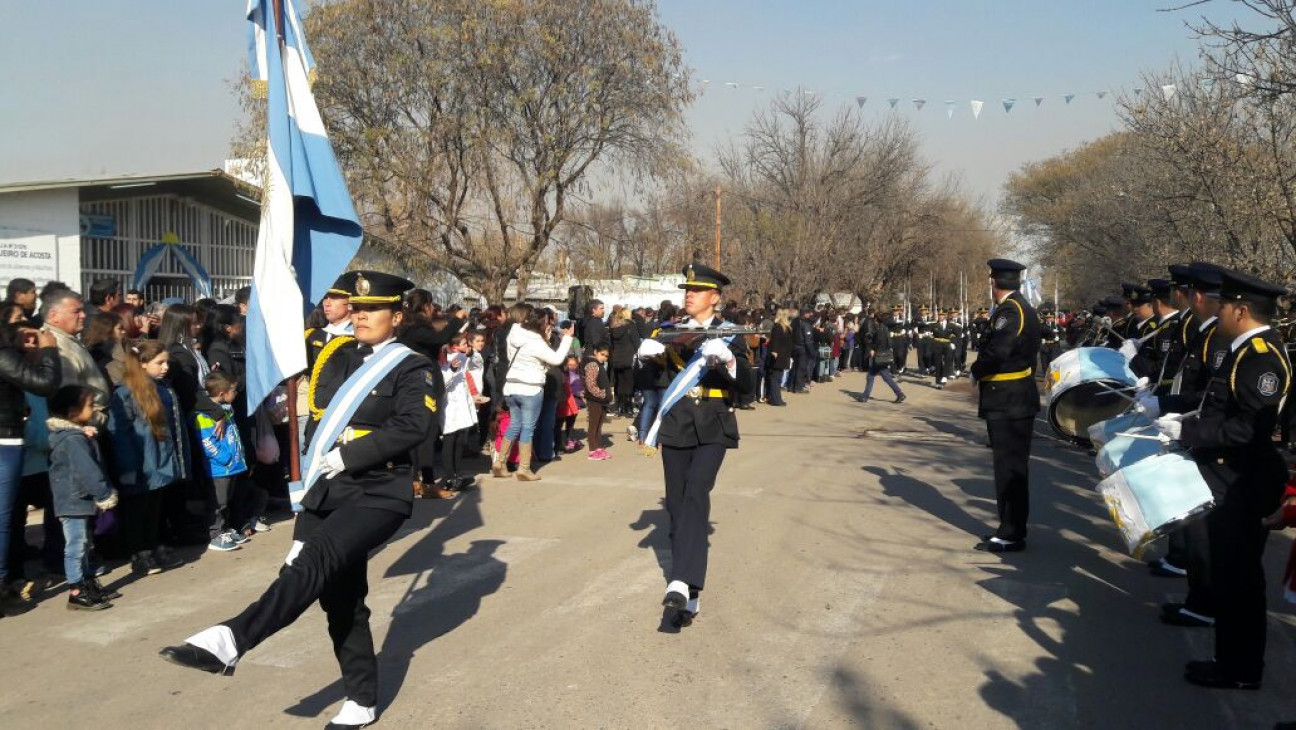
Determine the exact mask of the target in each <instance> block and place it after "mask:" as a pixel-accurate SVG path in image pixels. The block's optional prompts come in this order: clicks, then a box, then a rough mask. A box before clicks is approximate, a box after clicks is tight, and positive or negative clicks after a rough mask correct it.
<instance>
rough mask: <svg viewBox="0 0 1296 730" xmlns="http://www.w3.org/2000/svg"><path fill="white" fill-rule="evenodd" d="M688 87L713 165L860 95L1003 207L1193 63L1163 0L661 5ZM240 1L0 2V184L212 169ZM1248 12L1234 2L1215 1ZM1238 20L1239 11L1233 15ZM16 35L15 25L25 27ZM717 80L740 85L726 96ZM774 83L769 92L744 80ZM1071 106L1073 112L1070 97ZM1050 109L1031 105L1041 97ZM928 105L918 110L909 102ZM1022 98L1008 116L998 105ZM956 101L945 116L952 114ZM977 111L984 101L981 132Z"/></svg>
mask: <svg viewBox="0 0 1296 730" xmlns="http://www.w3.org/2000/svg"><path fill="white" fill-rule="evenodd" d="M659 2H660V8H661V15H662V19H663V20H664V22H666V24H668V25H669V26H670V27H671V28H672V29H674V31H675V32H676V33H677V34H678V36H679V38H680V40H681V41H682V43H683V45H684V48H685V53H686V59H687V61H688V63H689V65H690V66H691V67H692V68H693V69H694V70H695V73H696V78H697V79H704V78H705V79H710V80H711V84H710V86H709V88H708V89H707V91H706V93H705V94H704V95H703V96H702V97H701V98H700V99H699V100H698V101H697V103H696V104H695V105H694V107H693V108H692V109H691V110H690V111H689V114H688V121H689V124H690V127H691V128H692V130H693V144H694V147H695V148H696V149H697V150H698V152H699V154H700V155H702V156H703V157H704V159H709V158H710V157H711V156H712V152H713V150H714V149H715V146H716V144H717V143H718V142H719V141H721V140H722V139H724V138H725V137H726V136H727V135H729V134H732V133H737V132H740V131H741V130H742V127H743V125H744V124H745V123H746V121H747V120H748V119H749V118H750V116H751V114H752V112H753V111H754V110H755V109H756V108H758V107H760V106H762V105H764V104H765V103H767V102H768V100H769V97H770V95H771V94H773V93H776V90H777V89H780V88H796V87H803V88H806V89H810V90H814V91H817V92H823V93H824V95H825V96H824V98H825V101H826V102H827V105H828V106H829V107H832V108H835V106H836V105H838V104H842V105H852V106H853V105H854V104H855V102H854V97H855V96H856V95H857V94H862V95H866V96H868V97H869V101H868V103H867V104H866V105H865V107H864V112H865V114H866V115H868V116H870V117H872V116H876V115H880V114H884V113H889V112H888V111H887V106H886V102H885V99H886V98H887V97H892V96H895V97H900V98H901V99H903V100H904V101H903V102H902V103H901V106H900V112H899V113H901V114H903V115H904V116H906V117H907V118H909V119H911V120H912V121H913V122H914V124H915V127H916V129H917V130H918V131H919V133H920V134H921V135H922V137H923V140H924V152H925V155H926V156H927V158H928V159H929V161H931V162H932V163H933V164H934V165H935V166H936V169H937V170H939V171H941V172H942V173H951V174H956V175H959V176H960V177H962V179H963V180H964V183H965V186H966V188H967V189H968V190H969V191H970V192H972V193H974V194H977V195H981V196H984V197H986V198H987V199H993V198H995V197H996V196H997V192H998V189H999V187H1000V186H1001V185H1002V183H1003V181H1004V179H1005V178H1006V176H1007V175H1008V173H1009V172H1011V171H1012V170H1015V169H1017V168H1018V167H1019V166H1020V165H1021V164H1022V163H1024V162H1027V161H1030V160H1034V159H1041V158H1044V157H1048V156H1051V155H1054V154H1057V153H1058V152H1061V151H1063V150H1065V149H1068V148H1073V147H1075V146H1076V145H1078V144H1080V143H1082V142H1083V141H1085V140H1089V139H1093V138H1096V137H1099V136H1101V135H1103V134H1105V133H1106V132H1108V131H1110V130H1111V129H1113V128H1114V127H1115V126H1116V125H1117V123H1118V122H1117V119H1116V114H1115V109H1114V106H1113V104H1112V97H1111V96H1110V95H1109V96H1108V97H1107V99H1105V100H1102V101H1099V100H1098V99H1096V98H1094V96H1093V94H1092V93H1091V92H1093V91H1095V90H1103V89H1105V90H1112V91H1114V90H1117V89H1120V88H1122V87H1132V86H1135V85H1138V77H1139V74H1140V72H1142V71H1145V70H1156V69H1161V68H1164V67H1165V66H1167V65H1168V64H1169V63H1170V62H1171V61H1172V60H1173V59H1174V58H1175V57H1179V58H1181V59H1183V60H1185V61H1192V60H1193V59H1194V58H1195V55H1196V47H1197V42H1196V40H1195V39H1193V38H1192V36H1191V33H1190V31H1189V30H1188V29H1187V28H1185V27H1184V21H1185V20H1187V19H1191V18H1192V17H1193V15H1192V13H1195V12H1201V11H1202V9H1199V10H1195V11H1188V12H1178V13H1165V12H1158V9H1159V8H1163V7H1168V6H1170V5H1172V1H1171V0H1155V1H1149V0H1085V1H1084V2H1067V1H1064V0H1029V1H1028V0H939V1H937V0H885V1H884V0H857V1H855V2H849V1H847V0H799V1H796V0H749V1H745V2H743V1H740V0H659ZM244 7H245V3H244V0H221V1H218V0H167V2H162V3H151V4H149V6H148V9H147V12H143V6H141V5H140V4H139V3H137V2H128V1H127V0H58V1H57V2H50V1H48V0H5V2H3V3H0V28H4V29H5V30H6V42H5V43H4V44H0V69H3V72H4V76H3V89H4V92H3V94H0V118H3V119H4V120H5V125H4V129H5V134H3V135H0V182H14V181H19V180H45V179H54V178H64V177H82V176H97V175H110V174H119V173H142V172H176V171H187V170H197V169H209V168H212V167H216V166H218V165H219V164H220V161H221V160H222V159H224V157H225V156H226V154H227V150H228V146H229V145H228V143H229V138H230V136H231V134H232V128H233V123H234V120H235V119H236V117H237V114H238V113H239V110H238V106H237V104H236V102H235V99H234V95H233V92H232V90H231V87H230V84H229V81H230V80H231V79H233V78H234V77H235V76H237V75H238V73H239V69H240V64H241V62H242V60H243V58H244V57H245V54H246V47H245V43H246V32H247V31H246V25H245V21H244V20H243V18H242V12H243V8H244ZM1204 10H1205V11H1206V12H1210V13H1212V14H1213V17H1217V18H1227V17H1231V16H1232V15H1235V14H1238V13H1239V11H1236V10H1234V9H1233V8H1232V7H1231V3H1228V2H1226V0H1217V1H1216V3H1215V4H1214V5H1213V6H1207V7H1206V8H1204ZM1241 17H1245V16H1241ZM15 31H17V32H15ZM725 81H732V82H737V83H739V84H740V85H741V86H742V88H740V89H737V90H734V89H730V88H727V87H725V86H724V85H723V82H725ZM755 85H760V86H764V87H765V88H766V90H765V91H764V92H758V91H754V90H752V89H751V88H750V87H751V86H755ZM1066 92H1075V93H1077V94H1080V96H1078V97H1077V98H1076V100H1075V101H1074V102H1072V104H1071V105H1070V106H1066V105H1064V104H1063V101H1062V98H1061V94H1063V93H1066ZM1035 95H1042V96H1045V97H1046V99H1045V101H1044V104H1043V106H1042V107H1040V108H1038V109H1037V108H1035V105H1034V103H1033V102H1032V101H1030V97H1031V96H1035ZM915 97H925V98H927V99H928V103H927V106H926V107H925V108H924V110H923V111H922V112H915V111H914V109H913V105H912V104H911V103H910V101H909V100H910V99H912V98H915ZM1004 97H1017V99H1018V103H1017V106H1016V107H1015V108H1014V110H1013V112H1012V113H1011V114H1007V115H1006V114H1004V112H1003V109H1002V107H1001V106H1000V99H1002V98H1004ZM946 99H954V100H957V101H958V102H959V104H958V107H957V112H956V114H955V116H954V118H953V119H947V118H946V114H945V107H944V101H945V100H946ZM970 99H981V100H983V101H985V102H986V106H985V109H984V111H983V112H982V114H981V118H980V119H979V120H977V121H973V120H972V117H971V114H970V112H969V111H968V106H967V102H968V100H970Z"/></svg>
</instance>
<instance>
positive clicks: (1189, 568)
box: [1138, 263, 1232, 627]
mask: <svg viewBox="0 0 1296 730" xmlns="http://www.w3.org/2000/svg"><path fill="white" fill-rule="evenodd" d="M1176 268H1177V267H1171V269H1172V271H1173V270H1175V269H1176ZM1183 268H1186V269H1187V271H1186V272H1185V271H1183V270H1182V269H1181V270H1180V271H1179V273H1178V278H1180V279H1184V280H1187V281H1188V283H1189V289H1188V294H1187V297H1186V300H1187V303H1188V307H1189V308H1190V309H1191V310H1192V314H1193V317H1192V322H1193V326H1192V328H1191V333H1190V335H1189V339H1188V342H1187V346H1186V348H1185V354H1184V359H1183V363H1182V364H1181V365H1180V367H1179V372H1178V373H1176V376H1175V381H1176V382H1177V384H1178V392H1177V393H1172V394H1170V395H1162V396H1157V395H1154V394H1152V393H1148V394H1145V395H1143V396H1140V398H1139V402H1138V407H1139V409H1140V410H1142V411H1143V412H1144V413H1146V414H1147V415H1149V416H1150V417H1152V418H1156V417H1158V416H1160V415H1161V414H1163V413H1189V412H1192V411H1195V410H1196V409H1197V408H1198V406H1200V405H1201V401H1202V397H1203V396H1204V395H1205V393H1206V387H1207V386H1208V385H1209V384H1210V381H1211V378H1213V377H1215V376H1216V375H1217V374H1218V373H1219V370H1220V367H1221V366H1222V365H1223V364H1224V359H1225V358H1226V357H1227V356H1228V354H1229V352H1230V349H1231V348H1230V345H1231V344H1232V342H1231V341H1230V340H1229V339H1228V338H1227V337H1225V336H1223V335H1220V334H1218V333H1217V331H1216V330H1217V327H1218V321H1217V316H1216V315H1217V313H1218V311H1219V298H1218V297H1219V290H1220V273H1219V267H1217V266H1215V265H1213V264H1206V263H1194V264H1193V265H1192V266H1189V267H1183ZM1168 542H1169V549H1168V551H1167V553H1166V555H1165V556H1164V557H1161V558H1159V559H1157V560H1155V561H1153V562H1151V563H1148V570H1149V572H1151V573H1152V575H1155V576H1159V577H1165V578H1178V577H1182V576H1184V575H1186V576H1187V577H1188V597H1187V598H1186V599H1185V600H1184V601H1183V602H1178V601H1176V602H1172V603H1166V604H1163V605H1162V606H1161V620H1162V621H1164V622H1165V623H1168V624H1172V625H1175V626H1187V627H1208V626H1213V625H1215V603H1214V593H1213V591H1212V590H1211V582H1210V577H1211V576H1210V535H1209V533H1208V531H1207V529H1206V521H1205V520H1195V521H1192V522H1189V523H1188V524H1186V525H1184V526H1183V527H1182V528H1180V529H1178V530H1175V531H1174V532H1172V533H1170V537H1169V540H1168Z"/></svg>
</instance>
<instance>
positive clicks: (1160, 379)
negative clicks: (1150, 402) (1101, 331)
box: [1121, 279, 1183, 393]
mask: <svg viewBox="0 0 1296 730" xmlns="http://www.w3.org/2000/svg"><path fill="white" fill-rule="evenodd" d="M1148 289H1149V290H1151V292H1152V308H1153V310H1154V311H1155V313H1156V321H1155V322H1154V323H1152V324H1151V325H1150V326H1149V327H1148V328H1147V330H1146V331H1145V333H1144V334H1143V336H1142V337H1143V341H1142V342H1141V343H1135V342H1134V341H1131V340H1126V341H1125V343H1124V344H1123V345H1121V353H1122V354H1124V355H1125V357H1126V358H1127V359H1129V361H1130V370H1133V371H1134V374H1135V375H1137V376H1139V377H1141V378H1148V379H1149V380H1150V381H1151V382H1152V387H1154V388H1156V389H1157V392H1158V393H1169V392H1170V383H1171V381H1172V380H1173V378H1174V374H1175V373H1176V372H1177V371H1178V370H1179V362H1180V361H1181V360H1182V359H1183V346H1182V344H1181V343H1180V342H1179V335H1180V331H1179V314H1180V310H1179V309H1178V308H1177V307H1178V305H1177V303H1176V302H1175V300H1174V295H1173V294H1172V293H1171V292H1172V289H1173V287H1172V286H1171V283H1170V281H1169V280H1168V279H1151V280H1149V281H1148ZM1131 353H1133V354H1131Z"/></svg>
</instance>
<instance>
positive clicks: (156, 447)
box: [108, 340, 189, 575]
mask: <svg viewBox="0 0 1296 730" xmlns="http://www.w3.org/2000/svg"><path fill="white" fill-rule="evenodd" d="M169 369H170V355H169V354H168V353H167V349H166V345H165V344H163V343H161V342H159V341H158V340H134V341H132V342H130V343H128V344H127V345H126V369H125V372H124V375H123V378H122V379H123V383H122V385H120V386H118V387H117V389H116V390H115V391H113V398H112V404H111V409H110V411H109V418H108V431H109V433H110V435H111V436H112V441H113V457H114V461H115V462H116V467H117V482H118V484H119V485H120V487H121V502H120V504H119V506H118V508H117V516H118V520H119V522H118V524H119V525H120V528H121V533H122V540H123V542H124V543H125V545H126V548H127V549H128V550H129V551H130V553H131V569H132V570H134V571H135V572H136V573H141V574H145V575H156V574H157V573H161V572H162V571H163V570H167V569H169V568H175V567H179V565H180V561H178V560H176V559H175V558H173V557H172V556H171V555H170V554H169V552H167V551H166V550H164V549H162V548H161V547H160V546H159V545H158V531H159V528H160V526H161V522H162V500H163V497H164V494H165V493H166V490H167V489H168V488H169V487H171V485H173V484H175V483H177V482H179V481H181V480H183V479H187V478H188V476H189V464H188V460H189V445H188V440H187V435H188V432H189V430H188V429H187V428H186V427H185V422H184V419H183V417H182V416H181V415H180V403H179V401H178V400H177V399H176V394H175V391H173V390H171V386H169V385H167V383H166V374H167V372H168V370H169Z"/></svg>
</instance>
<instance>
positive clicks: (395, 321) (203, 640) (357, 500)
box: [161, 271, 437, 730]
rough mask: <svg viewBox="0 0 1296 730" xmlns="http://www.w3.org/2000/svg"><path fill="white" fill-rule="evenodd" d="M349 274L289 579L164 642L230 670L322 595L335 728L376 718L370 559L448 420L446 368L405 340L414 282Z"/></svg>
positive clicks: (396, 521)
mask: <svg viewBox="0 0 1296 730" xmlns="http://www.w3.org/2000/svg"><path fill="white" fill-rule="evenodd" d="M350 281H351V282H353V283H352V287H351V288H349V293H350V294H351V300H350V301H351V309H352V322H353V323H354V325H355V340H354V341H352V342H349V343H347V344H345V345H342V346H340V347H339V348H338V349H337V350H336V351H335V352H334V353H333V354H332V356H331V357H330V359H329V361H328V363H327V364H326V365H324V368H323V373H322V374H321V376H320V382H319V384H318V388H317V394H316V395H317V402H318V403H319V404H321V405H324V406H326V407H327V410H326V411H325V413H324V417H323V419H322V420H321V421H319V422H318V423H315V422H312V424H311V426H312V428H311V434H312V438H319V439H326V440H327V443H322V444H321V447H322V448H319V449H317V450H315V451H312V452H311V454H318V455H319V456H317V457H316V459H315V460H314V461H312V462H311V463H308V464H304V465H303V470H304V471H305V476H306V482H305V485H304V486H305V494H304V495H301V494H294V495H293V496H294V497H296V498H300V507H301V509H302V511H301V512H300V513H298V515H297V518H296V520H295V525H294V528H293V545H292V548H291V549H290V550H289V552H288V557H287V559H286V560H285V561H284V562H285V565H284V566H283V567H282V568H281V569H280V572H279V577H278V578H277V579H275V581H274V582H273V583H271V584H270V587H269V588H267V589H266V591H265V593H263V594H262V595H261V597H260V598H259V599H257V600H256V601H255V602H254V603H252V605H250V606H248V607H247V608H246V609H244V610H243V612H242V613H240V614H239V615H238V616H235V617H234V618H232V619H229V620H227V621H224V622H222V623H219V624H216V625H215V626H212V627H210V628H208V629H205V630H203V631H200V632H198V633H197V634H194V635H193V636H191V637H189V638H188V639H186V640H185V643H183V644H180V645H177V646H168V647H166V648H164V649H163V650H162V651H161V655H162V657H163V658H164V659H166V660H168V661H170V662H172V663H175V664H179V665H181V666H184V667H190V668H193V669H200V670H202V671H205V672H211V673H213V674H222V675H230V674H233V673H234V669H235V666H236V665H237V664H238V662H239V660H240V659H241V658H242V657H243V656H244V655H245V654H247V652H249V651H251V650H252V649H254V648H255V647H256V646H257V645H259V644H260V643H261V642H263V641H265V640H266V639H268V638H270V637H271V636H273V635H274V634H275V633H277V632H278V631H280V630H281V629H283V628H286V627H287V626H289V625H291V624H292V623H293V622H294V621H296V620H297V619H298V617H300V616H301V615H302V613H303V612H304V611H305V610H306V609H307V608H309V607H310V605H311V604H312V603H315V602H316V601H319V604H320V607H321V608H323V609H324V613H325V615H326V616H327V618H328V631H329V636H330V637H332V639H333V651H334V653H335V654H336V656H337V660H338V664H339V665H340V666H341V669H342V685H343V687H344V688H345V690H346V700H345V701H344V702H343V704H342V708H341V710H340V711H339V712H338V714H337V715H336V716H335V717H334V718H333V720H332V721H331V722H330V723H329V724H328V727H329V728H334V729H335V730H337V729H343V728H359V727H364V726H366V725H369V724H372V723H373V722H374V721H375V719H376V718H377V707H378V662H377V660H376V658H375V657H374V648H373V635H372V634H371V632H370V630H369V609H368V608H367V607H366V606H365V603H364V599H365V595H366V594H367V593H368V591H369V583H368V578H367V575H366V568H367V567H368V560H369V553H370V552H371V551H373V550H374V549H375V548H377V547H379V546H380V545H382V544H383V543H385V542H387V540H388V539H390V538H391V536H392V535H394V534H395V533H396V530H397V529H398V528H399V527H400V526H401V524H402V523H404V522H405V520H406V518H408V517H409V516H410V513H411V511H412V509H413V493H412V488H413V481H414V474H413V469H412V467H411V452H412V450H413V449H414V447H415V446H417V445H418V444H419V442H420V441H422V440H423V439H424V438H425V437H426V435H427V433H428V430H429V429H430V428H431V426H432V420H433V419H435V418H436V417H437V413H436V401H435V396H434V391H433V382H434V381H433V377H432V368H433V367H435V366H434V365H433V364H432V363H431V362H430V361H428V360H427V358H425V357H423V356H422V355H418V354H416V353H414V352H413V351H412V350H410V349H409V348H407V347H405V346H404V345H401V344H399V343H397V342H396V328H397V327H398V326H399V325H400V322H401V318H402V313H401V301H402V296H403V294H404V293H405V292H406V291H408V290H410V289H412V288H414V285H413V284H412V283H411V282H409V281H406V280H405V279H402V278H400V277H398V276H392V275H390V274H383V273H380V272H376V271H357V272H351V275H350ZM314 477H319V478H318V479H314ZM294 501H296V500H294Z"/></svg>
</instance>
